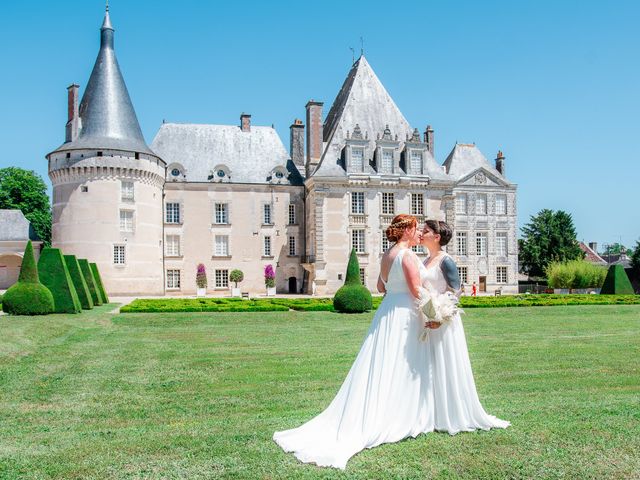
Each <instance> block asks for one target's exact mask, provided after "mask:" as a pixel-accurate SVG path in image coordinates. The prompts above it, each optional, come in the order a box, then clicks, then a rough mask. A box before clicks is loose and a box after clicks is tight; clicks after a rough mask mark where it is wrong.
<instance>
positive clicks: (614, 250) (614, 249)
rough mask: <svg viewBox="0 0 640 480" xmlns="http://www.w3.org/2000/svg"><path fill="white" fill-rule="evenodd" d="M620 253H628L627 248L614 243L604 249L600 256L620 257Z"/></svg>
mask: <svg viewBox="0 0 640 480" xmlns="http://www.w3.org/2000/svg"><path fill="white" fill-rule="evenodd" d="M622 252H628V249H627V247H625V246H624V245H622V244H620V243H618V242H616V243H612V244H611V245H607V248H605V250H604V253H603V254H602V255H601V256H602V257H604V256H606V255H620V254H621V253H622Z"/></svg>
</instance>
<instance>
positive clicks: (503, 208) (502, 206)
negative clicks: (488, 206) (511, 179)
mask: <svg viewBox="0 0 640 480" xmlns="http://www.w3.org/2000/svg"><path fill="white" fill-rule="evenodd" d="M506 214H507V196H506V195H496V215H506Z"/></svg>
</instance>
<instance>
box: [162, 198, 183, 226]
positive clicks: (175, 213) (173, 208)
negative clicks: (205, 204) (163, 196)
mask: <svg viewBox="0 0 640 480" xmlns="http://www.w3.org/2000/svg"><path fill="white" fill-rule="evenodd" d="M165 223H180V204H179V203H177V202H167V204H166V207H165Z"/></svg>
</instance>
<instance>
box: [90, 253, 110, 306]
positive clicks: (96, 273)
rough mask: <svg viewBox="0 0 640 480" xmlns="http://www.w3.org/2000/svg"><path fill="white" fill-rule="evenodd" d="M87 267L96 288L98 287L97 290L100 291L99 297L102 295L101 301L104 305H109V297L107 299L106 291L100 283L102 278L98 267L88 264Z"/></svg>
mask: <svg viewBox="0 0 640 480" xmlns="http://www.w3.org/2000/svg"><path fill="white" fill-rule="evenodd" d="M89 267H90V268H91V273H93V278H94V280H95V281H96V286H97V287H98V290H100V295H102V301H103V302H104V303H109V297H107V291H106V290H105V289H104V284H103V283H102V277H101V276H100V271H99V270H98V265H96V264H95V263H90V264H89Z"/></svg>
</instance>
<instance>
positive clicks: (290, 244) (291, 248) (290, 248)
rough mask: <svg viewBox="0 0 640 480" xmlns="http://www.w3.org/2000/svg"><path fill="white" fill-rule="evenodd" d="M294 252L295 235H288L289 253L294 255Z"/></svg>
mask: <svg viewBox="0 0 640 480" xmlns="http://www.w3.org/2000/svg"><path fill="white" fill-rule="evenodd" d="M295 254H296V237H294V236H293V235H289V255H290V256H292V257H293V256H295Z"/></svg>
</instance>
